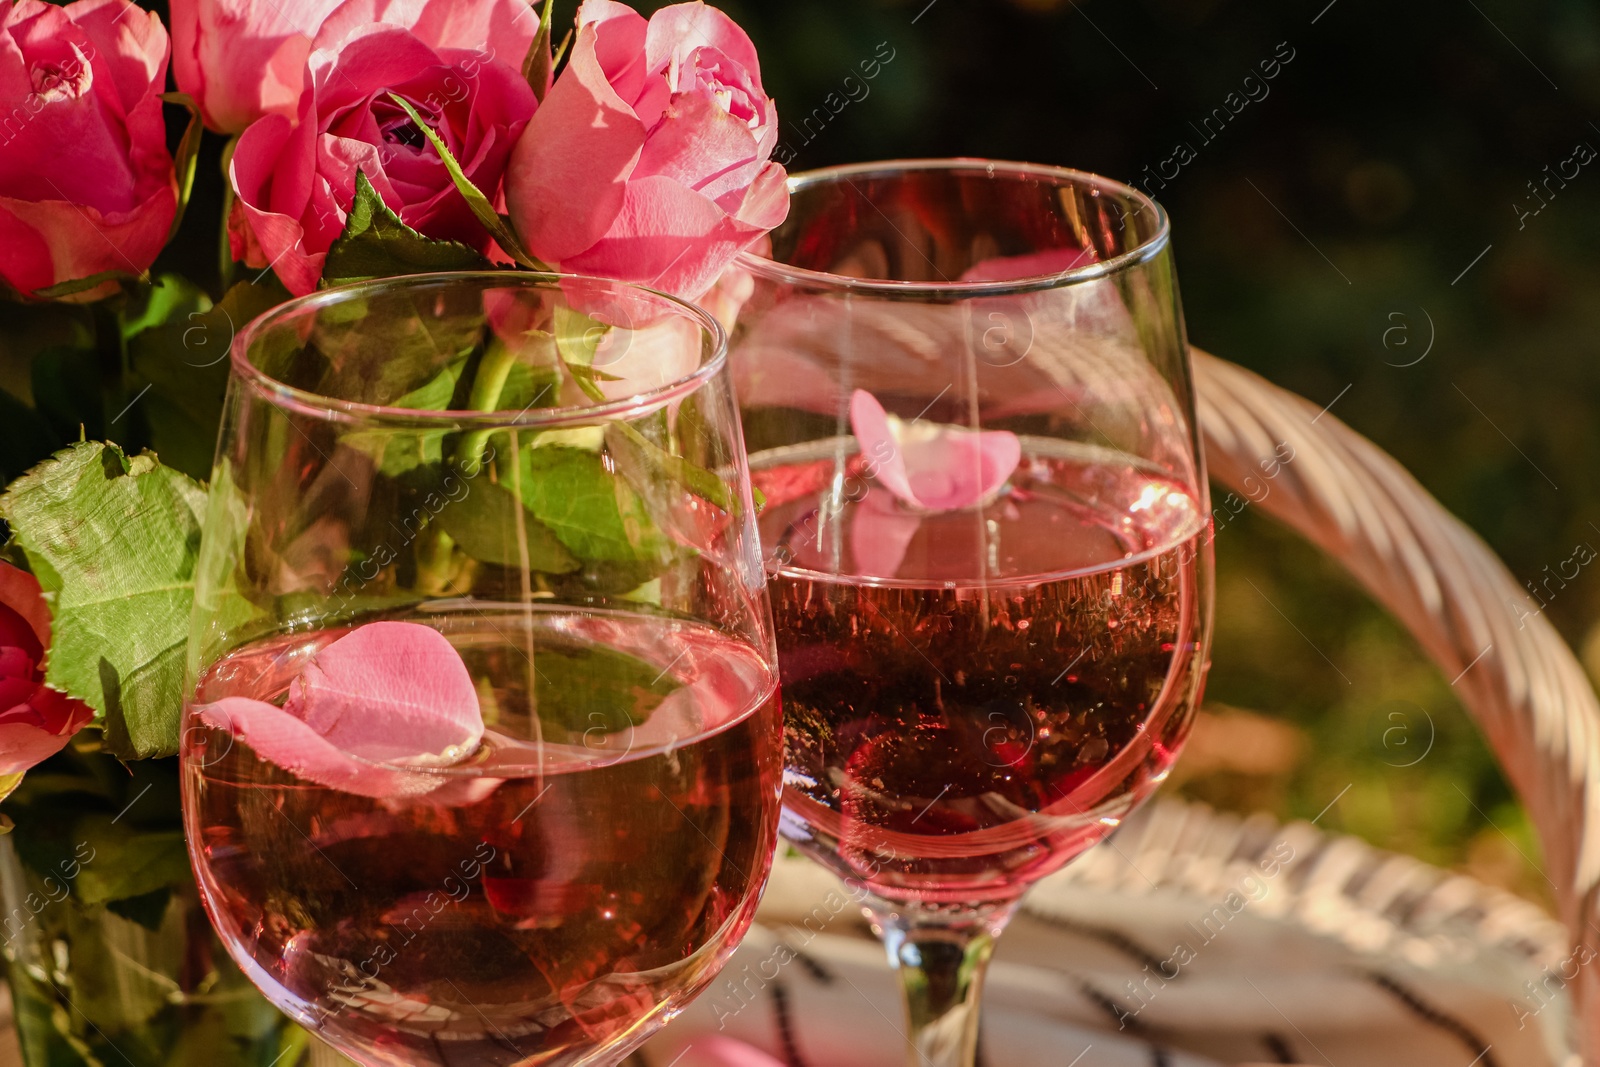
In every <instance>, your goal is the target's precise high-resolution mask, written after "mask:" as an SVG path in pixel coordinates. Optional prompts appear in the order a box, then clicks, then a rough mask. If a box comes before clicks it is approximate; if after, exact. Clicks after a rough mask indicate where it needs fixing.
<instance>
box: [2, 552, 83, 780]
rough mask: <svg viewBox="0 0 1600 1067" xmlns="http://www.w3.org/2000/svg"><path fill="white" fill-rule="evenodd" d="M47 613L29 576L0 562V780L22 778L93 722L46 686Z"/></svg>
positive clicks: (74, 702)
mask: <svg viewBox="0 0 1600 1067" xmlns="http://www.w3.org/2000/svg"><path fill="white" fill-rule="evenodd" d="M49 647H50V609H49V608H48V607H47V606H46V605H45V602H44V596H43V594H41V592H40V591H39V583H38V582H37V581H36V580H35V579H34V577H33V575H31V574H29V573H28V572H27V571H25V570H19V569H18V568H16V567H13V566H11V564H9V563H0V775H12V774H21V773H22V772H23V771H25V770H27V769H28V768H29V767H32V766H33V765H34V764H36V763H38V762H40V761H41V760H44V759H46V758H48V757H50V756H53V755H55V754H56V753H57V752H60V751H61V750H62V749H63V748H65V747H66V745H67V742H68V741H70V740H71V739H72V735H73V734H75V733H77V732H78V731H79V730H81V729H83V728H84V726H86V725H87V724H88V722H89V720H90V719H92V718H94V711H93V709H91V708H90V707H89V706H88V705H87V704H84V703H82V702H81V701H78V700H74V699H72V698H71V697H69V696H67V695H66V694H65V693H62V692H58V691H57V690H54V689H51V688H50V687H49V686H47V685H45V684H44V671H42V670H41V669H40V666H39V664H40V662H41V661H42V660H43V659H44V654H45V651H46V650H47V649H49Z"/></svg>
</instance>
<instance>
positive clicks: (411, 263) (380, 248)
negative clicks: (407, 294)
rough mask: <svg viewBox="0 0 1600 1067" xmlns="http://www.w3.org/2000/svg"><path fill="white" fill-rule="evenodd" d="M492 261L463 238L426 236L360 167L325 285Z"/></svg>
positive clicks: (481, 265)
mask: <svg viewBox="0 0 1600 1067" xmlns="http://www.w3.org/2000/svg"><path fill="white" fill-rule="evenodd" d="M488 266H489V261H488V260H486V259H484V258H483V256H482V255H480V254H479V253H478V252H477V250H476V249H472V248H468V247H467V246H466V245H464V244H461V243H460V242H459V241H438V240H434V239H433V238H431V237H425V236H423V235H422V234H420V233H418V232H417V231H416V230H413V229H412V228H411V227H410V226H407V225H406V224H405V223H404V222H401V221H400V216H399V215H396V214H395V213H394V212H393V211H391V210H390V209H389V205H387V204H385V203H384V202H383V198H382V197H380V196H379V195H378V193H377V190H375V189H373V187H372V183H371V182H370V181H368V180H367V176H366V174H365V173H363V172H361V171H357V172H356V195H355V200H354V201H353V202H352V203H351V205H350V214H349V217H348V218H347V219H346V220H345V224H344V232H343V233H341V234H340V235H339V239H338V240H336V241H334V242H333V247H331V248H329V249H328V258H327V259H326V260H325V261H324V262H323V266H322V282H321V285H322V287H323V288H324V289H326V288H328V287H329V286H334V285H343V284H344V283H346V282H355V281H366V280H368V279H370V278H393V277H397V276H399V275H402V274H426V273H429V272H432V271H449V270H483V269H485V268H487V267H488Z"/></svg>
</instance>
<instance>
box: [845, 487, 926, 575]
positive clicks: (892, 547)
mask: <svg viewBox="0 0 1600 1067" xmlns="http://www.w3.org/2000/svg"><path fill="white" fill-rule="evenodd" d="M921 525H922V516H920V515H918V514H917V513H916V512H914V511H906V510H904V509H903V508H901V507H900V505H898V504H896V503H895V502H894V501H893V500H890V499H889V498H888V497H886V496H884V495H883V494H882V493H868V494H867V495H866V497H865V498H864V499H863V500H862V501H861V505H860V507H858V508H857V509H856V513H855V516H854V518H853V519H852V521H851V523H850V556H851V561H852V562H853V563H854V564H855V568H854V573H856V574H860V575H863V576H865V577H868V578H893V577H895V576H896V575H898V574H899V573H900V564H901V562H902V561H903V560H904V559H905V558H906V550H907V549H909V548H910V547H911V539H912V538H914V537H916V536H917V528H918V527H920V526H921Z"/></svg>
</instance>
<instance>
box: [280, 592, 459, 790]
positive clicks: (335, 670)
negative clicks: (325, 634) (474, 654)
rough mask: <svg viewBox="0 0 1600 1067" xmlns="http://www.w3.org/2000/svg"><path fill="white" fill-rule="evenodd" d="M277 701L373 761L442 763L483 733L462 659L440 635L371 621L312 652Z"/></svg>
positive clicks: (452, 760) (334, 742) (418, 627)
mask: <svg viewBox="0 0 1600 1067" xmlns="http://www.w3.org/2000/svg"><path fill="white" fill-rule="evenodd" d="M284 707H285V708H286V709H287V710H289V711H291V712H292V713H293V714H295V715H296V716H298V717H299V718H301V719H303V720H304V721H305V723H306V725H308V726H310V727H311V728H312V729H313V730H315V731H316V732H317V733H318V734H320V735H321V736H322V737H323V738H325V739H326V740H327V741H328V742H329V743H330V744H332V745H334V746H336V747H338V748H339V749H341V750H343V751H345V752H348V753H350V754H351V755H353V756H358V757H360V758H361V759H365V760H373V761H375V762H384V763H388V762H405V763H409V764H414V765H422V764H425V763H427V764H435V765H449V764H451V763H456V762H458V761H459V760H460V759H462V757H464V756H466V755H468V754H470V753H471V752H472V750H473V749H475V748H476V747H477V746H478V742H479V741H481V740H483V714H482V712H481V711H479V709H478V693H477V690H476V689H475V688H474V687H473V684H472V676H471V675H469V674H468V673H467V666H466V664H464V663H462V662H461V654H460V653H459V652H457V651H456V650H455V648H454V646H452V645H451V644H450V642H449V641H448V640H446V639H445V636H444V635H443V634H441V633H440V632H439V631H438V630H435V629H434V628H433V627H431V626H422V625H420V624H418V623H414V622H374V623H369V624H367V625H366V626H362V627H359V628H358V629H356V630H353V631H351V632H350V633H348V634H346V635H345V636H344V637H341V638H339V640H337V641H335V642H334V643H333V644H331V645H329V646H328V647H327V648H324V649H323V650H322V651H320V652H318V653H317V654H316V655H315V656H313V657H312V660H311V663H310V664H308V665H307V666H306V669H305V671H304V672H303V673H302V674H301V675H300V677H299V678H297V679H295V681H294V682H293V683H292V684H291V685H290V686H289V699H288V700H287V701H286V702H285V704H284Z"/></svg>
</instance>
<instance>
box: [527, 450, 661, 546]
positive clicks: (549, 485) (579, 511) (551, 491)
mask: <svg viewBox="0 0 1600 1067" xmlns="http://www.w3.org/2000/svg"><path fill="white" fill-rule="evenodd" d="M519 461H520V462H519V464H518V468H519V474H520V477H521V480H522V500H523V504H524V506H526V507H527V509H528V510H529V511H531V512H533V514H534V516H535V517H536V518H537V519H538V520H539V521H540V522H542V523H543V524H544V525H546V526H548V527H549V528H550V529H551V531H552V532H554V533H555V535H556V537H558V538H559V539H560V540H561V543H562V544H563V545H566V546H567V548H569V549H571V551H572V554H573V555H575V556H577V557H578V558H579V559H582V560H587V561H590V562H608V561H618V560H621V561H634V560H659V561H660V562H661V563H662V564H663V565H664V564H665V563H666V562H667V559H668V557H669V556H670V553H671V547H672V546H671V543H670V542H669V541H668V540H667V538H666V536H665V535H664V534H662V532H661V529H660V527H658V526H657V525H656V523H655V521H654V520H653V519H651V517H650V512H649V509H648V508H647V507H646V506H645V502H644V500H643V499H642V498H641V497H640V496H639V494H638V493H637V492H635V491H634V489H633V487H632V486H630V485H629V484H628V483H627V482H626V481H625V480H624V479H622V478H619V477H618V476H617V475H616V474H614V473H613V472H612V471H610V470H607V469H606V465H605V461H604V460H603V459H602V458H601V457H600V455H599V454H598V453H596V452H591V451H588V450H586V449H581V448H568V447H565V446H562V445H547V446H543V447H539V448H529V449H525V450H524V451H523V452H522V454H521V456H520V457H519Z"/></svg>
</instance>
